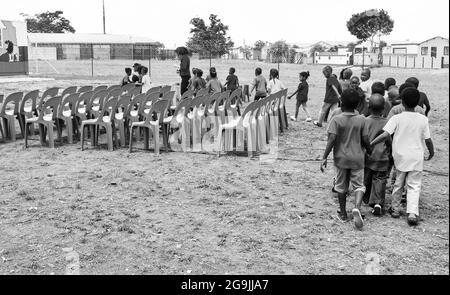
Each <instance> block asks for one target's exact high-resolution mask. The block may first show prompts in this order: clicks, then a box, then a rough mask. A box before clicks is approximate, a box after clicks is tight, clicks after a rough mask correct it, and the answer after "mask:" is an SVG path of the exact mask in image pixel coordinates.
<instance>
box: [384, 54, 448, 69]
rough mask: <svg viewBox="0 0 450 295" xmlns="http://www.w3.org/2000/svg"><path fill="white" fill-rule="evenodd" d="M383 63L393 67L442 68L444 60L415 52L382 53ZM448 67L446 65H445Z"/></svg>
mask: <svg viewBox="0 0 450 295" xmlns="http://www.w3.org/2000/svg"><path fill="white" fill-rule="evenodd" d="M383 65H384V66H389V67H395V68H412V69H440V68H444V67H445V64H444V60H443V59H441V60H439V59H438V58H435V57H430V56H418V55H416V54H384V55H383ZM447 67H448V65H447Z"/></svg>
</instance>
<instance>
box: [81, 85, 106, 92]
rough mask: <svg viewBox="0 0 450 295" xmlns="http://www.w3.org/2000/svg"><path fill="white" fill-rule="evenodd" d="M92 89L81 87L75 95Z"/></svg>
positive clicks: (90, 87)
mask: <svg viewBox="0 0 450 295" xmlns="http://www.w3.org/2000/svg"><path fill="white" fill-rule="evenodd" d="M105 87H106V86H105ZM92 88H93V87H92V86H82V87H80V89H78V91H77V93H84V92H88V91H92Z"/></svg>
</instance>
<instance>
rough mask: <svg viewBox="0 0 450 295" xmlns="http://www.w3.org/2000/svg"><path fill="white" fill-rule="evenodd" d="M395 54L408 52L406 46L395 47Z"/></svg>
mask: <svg viewBox="0 0 450 295" xmlns="http://www.w3.org/2000/svg"><path fill="white" fill-rule="evenodd" d="M393 53H394V54H406V47H402V48H394V51H393Z"/></svg>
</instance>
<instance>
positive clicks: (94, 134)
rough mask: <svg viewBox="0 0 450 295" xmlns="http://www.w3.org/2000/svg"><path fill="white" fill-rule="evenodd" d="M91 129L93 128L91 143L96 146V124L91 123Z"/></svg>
mask: <svg viewBox="0 0 450 295" xmlns="http://www.w3.org/2000/svg"><path fill="white" fill-rule="evenodd" d="M89 129H90V130H91V145H92V146H93V147H94V146H95V137H96V132H95V126H94V125H90V126H89Z"/></svg>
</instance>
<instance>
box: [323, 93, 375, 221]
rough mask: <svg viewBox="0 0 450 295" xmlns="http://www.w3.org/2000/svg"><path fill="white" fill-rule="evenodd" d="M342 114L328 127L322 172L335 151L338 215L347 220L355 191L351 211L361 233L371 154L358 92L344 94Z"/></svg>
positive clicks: (332, 120)
mask: <svg viewBox="0 0 450 295" xmlns="http://www.w3.org/2000/svg"><path fill="white" fill-rule="evenodd" d="M341 98H342V105H341V109H342V111H343V113H342V114H340V115H337V116H335V117H334V118H333V119H331V121H330V123H329V126H328V142H327V146H326V149H325V153H324V155H323V162H322V165H321V166H320V170H321V171H322V172H323V171H324V168H326V167H327V158H328V155H329V154H330V152H331V150H333V156H334V166H335V167H336V182H335V186H334V189H335V191H336V192H337V193H338V199H339V207H340V211H339V215H340V217H341V218H342V219H343V220H346V219H347V211H346V208H345V207H346V201H347V193H348V192H349V190H353V191H355V195H356V201H355V203H356V205H355V208H354V209H353V210H352V214H353V218H354V223H355V226H356V228H358V229H361V228H362V227H363V226H364V221H363V219H362V215H361V212H360V209H361V203H362V199H363V196H364V192H365V187H364V157H365V156H364V150H363V146H364V147H365V148H366V152H367V154H369V155H370V154H371V152H372V150H371V148H370V145H369V138H368V132H367V127H366V125H365V121H366V120H365V118H364V117H363V116H361V115H358V114H356V113H355V112H354V111H355V108H356V106H357V105H358V103H359V95H358V92H357V91H356V90H354V89H347V90H345V91H344V92H343V93H342V97H341Z"/></svg>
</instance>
